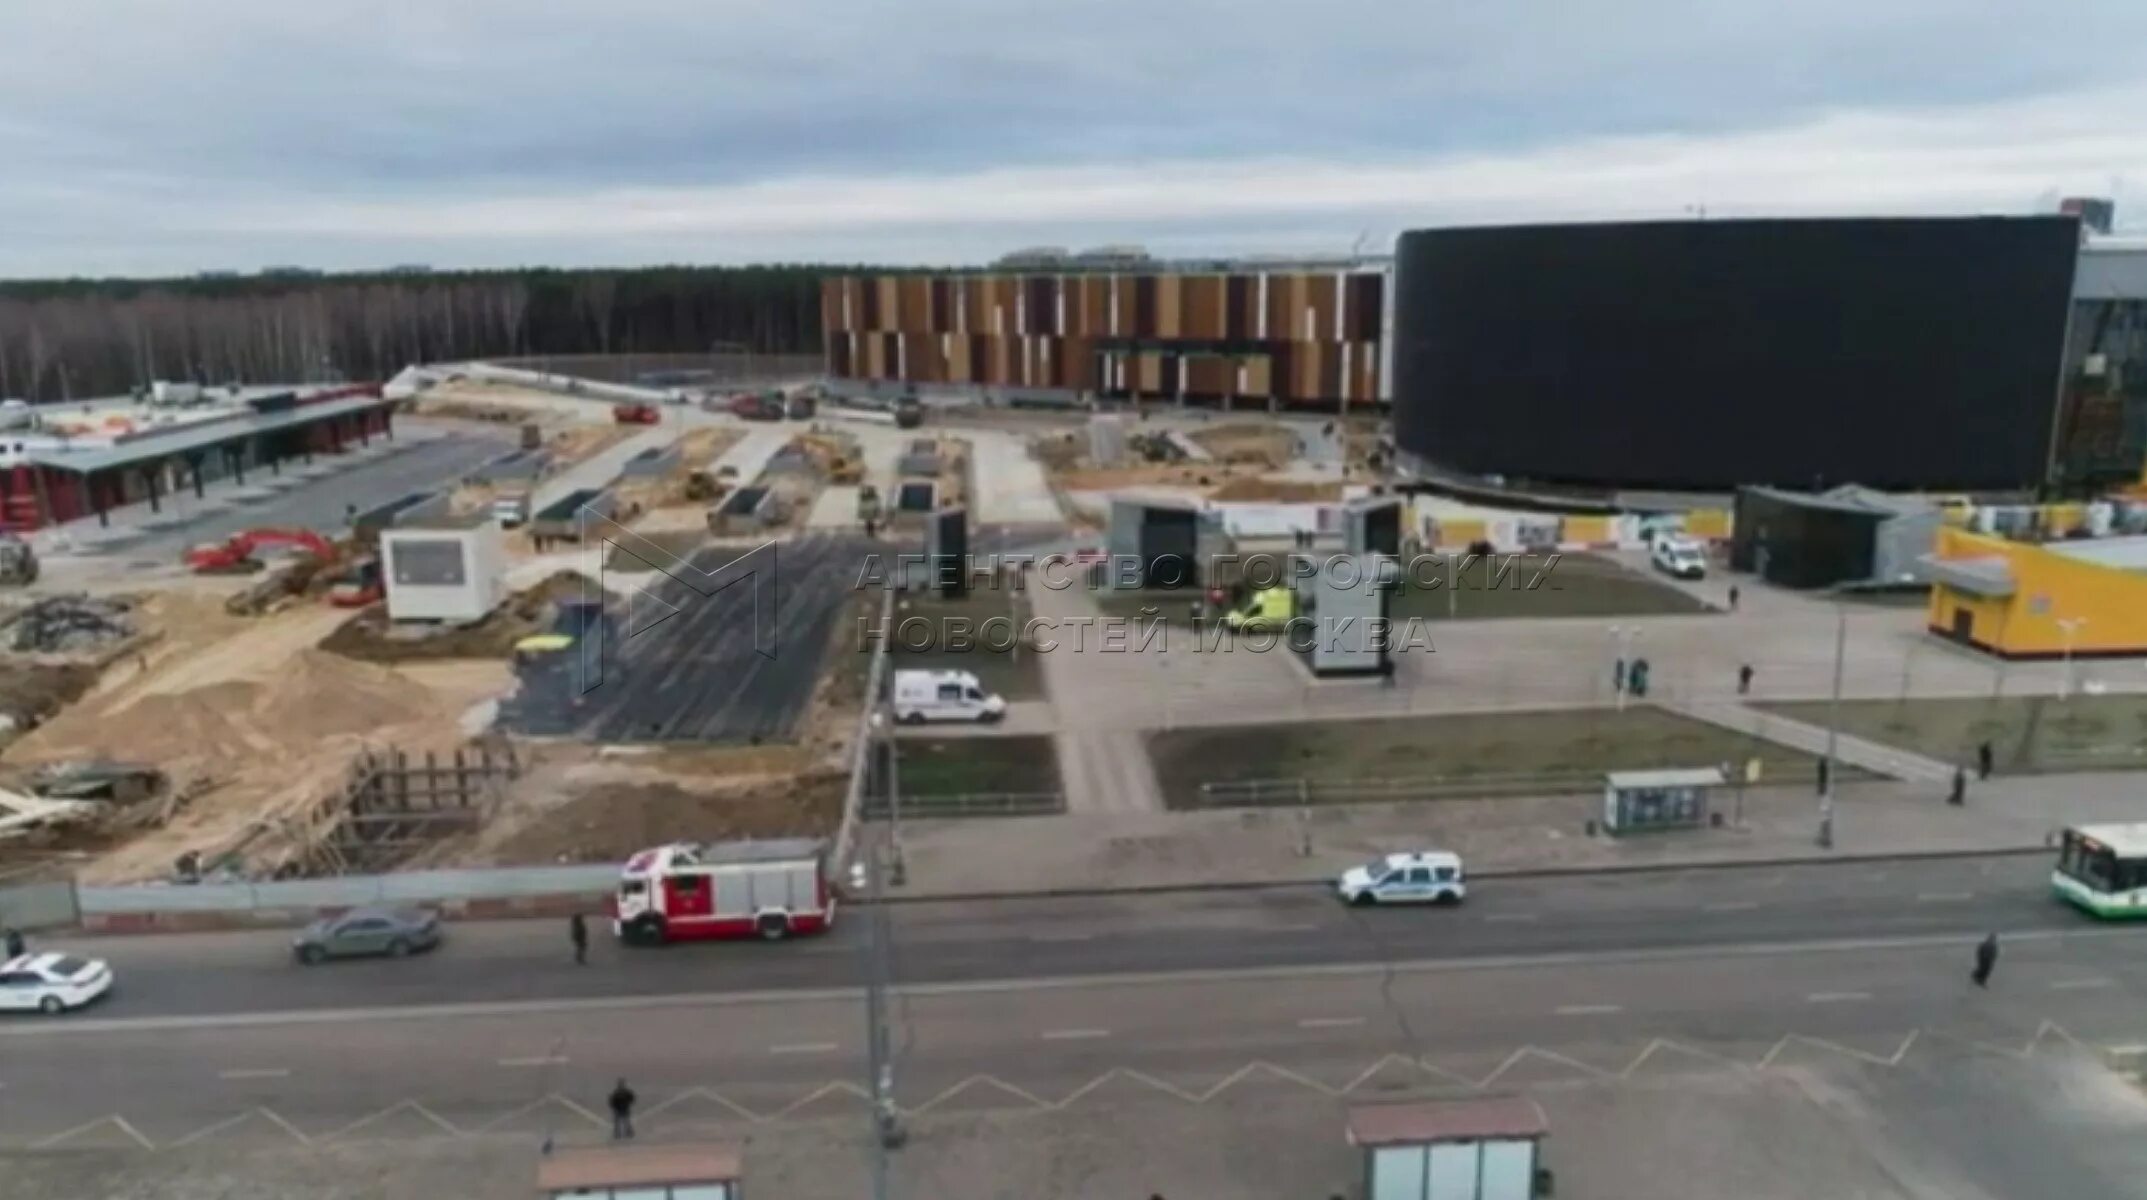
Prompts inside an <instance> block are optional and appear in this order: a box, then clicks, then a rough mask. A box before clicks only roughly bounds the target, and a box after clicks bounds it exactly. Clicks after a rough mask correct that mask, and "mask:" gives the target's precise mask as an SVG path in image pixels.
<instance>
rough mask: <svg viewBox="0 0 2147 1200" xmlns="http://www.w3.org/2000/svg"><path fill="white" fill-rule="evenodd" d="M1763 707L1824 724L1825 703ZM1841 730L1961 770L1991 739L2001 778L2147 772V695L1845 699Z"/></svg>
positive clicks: (1768, 705)
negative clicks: (2034, 773) (2029, 774)
mask: <svg viewBox="0 0 2147 1200" xmlns="http://www.w3.org/2000/svg"><path fill="white" fill-rule="evenodd" d="M1758 707H1761V708H1765V709H1767V710H1769V711H1771V712H1779V713H1781V714H1783V715H1784V716H1790V717H1795V718H1797V719H1798V720H1801V721H1810V722H1812V723H1813V724H1816V725H1824V724H1825V723H1826V720H1827V708H1828V705H1827V702H1826V701H1824V700H1816V701H1800V702H1797V703H1794V704H1762V705H1759V706H1758ZM1841 728H1842V730H1843V731H1844V732H1847V733H1853V734H1855V735H1857V736H1858V737H1863V738H1869V739H1870V740H1872V741H1874V742H1884V743H1886V744H1888V745H1892V746H1899V747H1901V748H1902V749H1904V750H1912V751H1915V752H1916V753H1918V754H1923V755H1927V756H1929V757H1931V758H1936V759H1939V760H1941V761H1945V762H1957V763H1961V764H1963V765H1970V764H1973V763H1974V762H1975V748H1976V746H1977V744H1978V743H1980V742H1983V741H1985V740H1988V741H1989V742H1990V743H1991V750H1992V752H1993V755H1994V757H1995V759H1996V761H1997V766H1998V770H1999V772H2000V773H2004V772H2007V771H2086V770H2117V769H2124V768H2132V767H2147V696H2129V695H2126V696H2083V695H2075V696H2073V697H2072V698H2071V699H2069V700H2059V699H2057V698H2056V697H2054V696H2004V697H1999V698H1997V699H1992V698H1990V697H1982V698H1975V699H1970V698H1961V699H1942V700H1940V699H1934V700H1916V699H1911V700H1908V701H1907V702H1905V703H1902V702H1897V701H1893V700H1851V701H1843V702H1842V705H1841Z"/></svg>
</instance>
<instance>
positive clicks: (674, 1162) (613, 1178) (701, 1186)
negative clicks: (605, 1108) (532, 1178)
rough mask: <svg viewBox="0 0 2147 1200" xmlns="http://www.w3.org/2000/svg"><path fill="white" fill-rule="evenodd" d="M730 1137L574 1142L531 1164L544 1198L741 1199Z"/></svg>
mask: <svg viewBox="0 0 2147 1200" xmlns="http://www.w3.org/2000/svg"><path fill="white" fill-rule="evenodd" d="M742 1157H743V1147H741V1146H739V1145H738V1144H736V1143H734V1142H677V1143H672V1144H662V1143H659V1144H655V1145H632V1144H624V1145H608V1146H575V1147H569V1148H566V1149H562V1150H560V1151H558V1152H557V1153H554V1154H549V1155H546V1156H545V1158H544V1161H543V1162H542V1163H541V1164H539V1165H538V1167H537V1194H538V1195H540V1196H542V1197H544V1200H569V1198H570V1197H588V1198H589V1200H742V1197H743V1195H744V1193H743V1192H741V1191H740V1190H739V1178H740V1173H741V1171H740V1160H741V1159H742Z"/></svg>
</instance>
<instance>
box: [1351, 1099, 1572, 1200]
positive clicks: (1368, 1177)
mask: <svg viewBox="0 0 2147 1200" xmlns="http://www.w3.org/2000/svg"><path fill="white" fill-rule="evenodd" d="M1549 1132H1550V1125H1549V1123H1548V1122H1547V1121H1545V1120H1544V1117H1543V1110H1542V1109H1541V1108H1540V1107H1538V1106H1537V1104H1536V1102H1535V1101H1533V1100H1530V1099H1528V1098H1527V1097H1525V1096H1489V1097H1485V1098H1483V1099H1469V1100H1434V1101H1427V1102H1423V1103H1415V1104H1366V1105H1359V1106H1357V1107H1355V1108H1352V1109H1350V1110H1349V1144H1350V1145H1352V1146H1357V1147H1361V1148H1362V1149H1363V1151H1364V1190H1363V1195H1364V1200H1533V1198H1534V1197H1538V1196H1544V1195H1548V1194H1549V1192H1550V1180H1551V1177H1550V1172H1549V1171H1548V1170H1545V1169H1544V1168H1543V1162H1542V1145H1541V1143H1542V1141H1543V1138H1544V1136H1545V1135H1546V1134H1548V1133H1549Z"/></svg>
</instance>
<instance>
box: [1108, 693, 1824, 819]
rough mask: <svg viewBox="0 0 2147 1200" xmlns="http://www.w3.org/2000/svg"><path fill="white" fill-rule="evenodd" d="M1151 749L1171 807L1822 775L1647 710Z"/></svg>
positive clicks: (1366, 725)
mask: <svg viewBox="0 0 2147 1200" xmlns="http://www.w3.org/2000/svg"><path fill="white" fill-rule="evenodd" d="M1148 748H1149V754H1150V756H1151V757H1152V758H1153V759H1154V761H1155V768H1156V778H1157V780H1158V782H1159V783H1160V784H1161V785H1162V788H1163V796H1164V800H1165V802H1166V803H1168V804H1169V805H1170V807H1172V808H1174V809H1175V808H1191V807H1198V806H1199V805H1200V803H1201V792H1200V785H1201V784H1203V783H1244V782H1249V781H1254V780H1270V781H1272V780H1292V781H1294V780H1297V779H1305V780H1309V781H1312V782H1315V783H1320V782H1326V783H1333V784H1341V783H1347V782H1351V781H1364V780H1393V781H1412V782H1416V781H1421V782H1422V784H1423V785H1424V786H1423V787H1422V788H1421V789H1420V794H1421V795H1422V796H1423V797H1424V798H1433V797H1435V796H1436V795H1438V794H1441V793H1444V794H1451V795H1458V796H1471V795H1486V794H1501V793H1503V794H1534V793H1549V792H1562V791H1576V790H1579V791H1585V790H1588V789H1590V788H1593V787H1595V786H1598V785H1599V784H1600V782H1601V781H1600V779H1599V778H1598V777H1599V776H1600V775H1601V774H1602V773H1603V772H1605V771H1618V770H1649V769H1658V768H1675V767H1708V766H1715V765H1718V764H1721V763H1724V762H1732V763H1741V762H1743V761H1745V760H1746V759H1748V758H1753V757H1757V758H1759V759H1760V760H1761V762H1762V764H1763V767H1762V769H1763V778H1764V779H1765V780H1767V781H1770V782H1779V781H1781V780H1783V779H1785V778H1786V779H1802V780H1810V779H1812V778H1813V772H1814V761H1813V759H1812V757H1811V756H1810V755H1806V754H1801V753H1798V752H1797V751H1794V750H1790V749H1787V748H1785V747H1781V746H1777V745H1774V744H1772V743H1769V742H1764V741H1758V740H1757V739H1754V738H1749V737H1745V736H1742V735H1740V734H1737V733H1733V732H1731V731H1730V730H1727V729H1722V728H1719V727H1717V726H1713V725H1708V724H1704V723H1701V722H1698V721H1688V720H1686V719H1684V718H1683V717H1677V716H1672V715H1670V714H1669V713H1665V712H1663V711H1661V710H1660V709H1655V708H1649V707H1636V708H1628V709H1626V710H1625V711H1624V712H1618V711H1616V710H1614V709H1607V708H1606V709H1586V710H1574V711H1555V712H1530V713H1466V714H1455V715H1450V716H1436V717H1390V718H1379V719H1372V720H1351V721H1302V722H1295V723H1291V724H1285V725H1237V726H1221V727H1215V728H1205V729H1202V728H1195V729H1174V730H1168V731H1165V732H1161V733H1155V734H1151V735H1149V739H1148ZM1840 777H1841V778H1842V779H1844V780H1846V779H1849V778H1852V777H1855V775H1854V773H1853V772H1846V771H1845V772H1844V773H1843V774H1842V775H1841V776H1840ZM1412 790H1417V789H1412ZM1394 798H1395V799H1405V798H1409V797H1407V796H1400V795H1397V796H1395V797H1394Z"/></svg>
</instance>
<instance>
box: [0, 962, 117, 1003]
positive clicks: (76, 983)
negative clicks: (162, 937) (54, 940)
mask: <svg viewBox="0 0 2147 1200" xmlns="http://www.w3.org/2000/svg"><path fill="white" fill-rule="evenodd" d="M111 990H112V969H111V968H110V967H108V966H106V965H105V964H104V960H103V959H98V958H76V957H74V956H73V955H71V954H25V955H23V956H22V957H20V958H13V959H9V960H8V961H7V962H5V963H0V1012H41V1013H46V1014H48V1015H49V1014H54V1013H63V1012H66V1011H68V1010H69V1009H76V1008H81V1007H82V1006H83V1005H85V1004H88V1003H90V1002H91V1001H93V1000H95V999H97V998H98V997H99V996H102V995H104V994H105V993H106V992H109V991H111Z"/></svg>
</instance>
